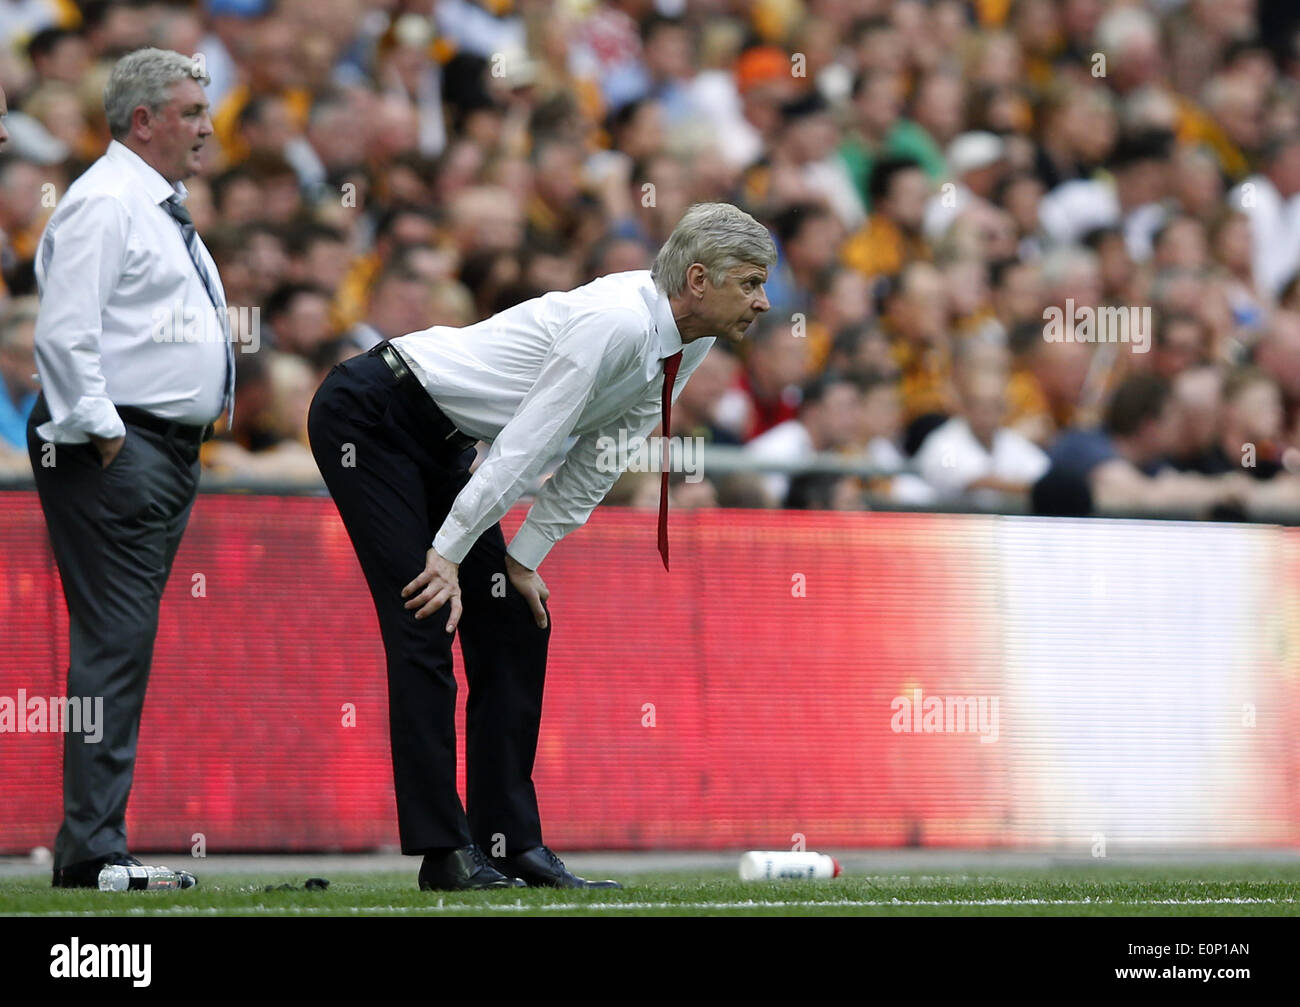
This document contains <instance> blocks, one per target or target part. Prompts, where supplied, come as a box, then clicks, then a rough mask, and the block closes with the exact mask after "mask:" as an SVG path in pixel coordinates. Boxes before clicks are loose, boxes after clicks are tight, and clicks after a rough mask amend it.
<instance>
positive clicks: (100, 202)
mask: <svg viewBox="0 0 1300 1007" xmlns="http://www.w3.org/2000/svg"><path fill="white" fill-rule="evenodd" d="M128 230H129V216H128V214H127V209H126V207H125V206H123V205H122V203H121V201H120V200H118V199H116V198H114V197H113V196H109V195H102V196H95V197H90V198H87V199H84V200H81V201H79V202H78V203H77V204H76V205H74V206H71V207H68V208H67V209H66V210H65V212H64V213H62V214H61V215H60V217H59V220H58V222H57V226H53V225H52V226H50V227H49V229H48V230H47V231H46V233H45V235H44V237H43V239H42V240H41V243H40V246H39V247H38V249H37V253H36V254H37V260H38V265H39V269H38V276H39V278H40V281H41V284H40V287H41V291H40V292H41V307H40V312H39V313H38V315H37V318H36V334H35V344H36V369H37V371H38V373H39V374H40V378H41V388H42V390H43V391H44V392H45V400H46V402H47V403H48V404H49V408H50V423H49V427H51V428H53V430H54V431H58V432H62V433H65V434H70V435H72V439H74V440H76V441H78V442H84V441H85V440H86V439H87V438H86V435H87V434H94V435H95V436H97V437H110V438H111V437H120V436H121V435H122V434H123V433H125V430H126V428H125V426H124V425H123V423H122V420H121V418H120V417H119V416H118V415H117V410H116V408H114V406H113V402H112V400H111V399H110V398H109V397H108V390H107V386H106V384H105V382H104V375H103V372H102V371H101V369H100V337H101V335H102V334H103V312H104V308H105V307H106V306H107V304H108V301H109V298H110V297H111V296H112V294H113V290H114V289H115V288H116V286H117V282H118V279H119V277H120V276H121V272H122V262H123V259H124V257H125V254H126V245H127V234H128ZM42 436H44V434H42ZM48 439H51V438H47V440H48Z"/></svg>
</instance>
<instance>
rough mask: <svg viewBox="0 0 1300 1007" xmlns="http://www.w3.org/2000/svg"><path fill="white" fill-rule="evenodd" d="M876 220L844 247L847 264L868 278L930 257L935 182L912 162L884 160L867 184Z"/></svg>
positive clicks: (889, 274) (874, 169) (895, 270)
mask: <svg viewBox="0 0 1300 1007" xmlns="http://www.w3.org/2000/svg"><path fill="white" fill-rule="evenodd" d="M867 191H868V193H869V194H870V201H871V216H870V217H869V218H868V219H867V222H866V223H865V224H864V225H863V226H862V227H861V229H859V230H858V231H857V233H855V234H854V235H853V236H852V237H851V238H849V240H848V241H847V242H846V243H845V245H844V250H843V253H842V254H843V257H844V261H845V263H847V264H848V265H850V266H852V267H853V268H854V269H857V270H859V271H860V272H862V273H864V274H865V275H867V276H878V275H881V274H884V275H886V276H892V275H894V274H895V273H897V272H899V270H901V269H902V268H903V266H904V264H905V263H907V262H909V261H916V260H927V259H929V258H930V250H929V247H928V246H927V245H926V243H925V239H924V238H923V237H922V234H921V224H922V221H923V220H924V218H925V206H926V200H927V198H929V195H930V183H929V181H928V180H927V179H926V177H925V172H924V171H922V170H921V165H920V164H919V163H918V162H917V161H914V160H912V159H911V158H904V157H887V158H881V159H880V160H879V161H877V162H876V164H875V165H874V167H872V169H871V179H870V182H869V184H868V190H867Z"/></svg>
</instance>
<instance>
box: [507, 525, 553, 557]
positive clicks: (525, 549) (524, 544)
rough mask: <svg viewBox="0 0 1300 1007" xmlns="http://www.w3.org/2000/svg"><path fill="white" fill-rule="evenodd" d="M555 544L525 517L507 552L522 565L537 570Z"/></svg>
mask: <svg viewBox="0 0 1300 1007" xmlns="http://www.w3.org/2000/svg"><path fill="white" fill-rule="evenodd" d="M554 545H555V543H554V542H552V541H551V540H550V539H549V538H547V537H546V536H545V535H543V534H542V533H541V532H540V531H538V530H537V529H536V528H534V527H532V526H531V525H530V524H529V523H528V519H527V518H525V519H524V523H523V524H521V525H520V526H519V530H518V531H517V532H515V537H514V538H512V539H511V540H510V546H509V548H507V549H506V553H507V554H508V555H509V556H512V557H513V558H514V560H515V562H516V563H518V564H520V565H521V566H525V567H527V568H528V569H529V570H536V569H537V568H538V567H539V566H540V565H541V563H542V560H544V559H545V558H546V554H547V553H548V552H550V551H551V547H552V546H554Z"/></svg>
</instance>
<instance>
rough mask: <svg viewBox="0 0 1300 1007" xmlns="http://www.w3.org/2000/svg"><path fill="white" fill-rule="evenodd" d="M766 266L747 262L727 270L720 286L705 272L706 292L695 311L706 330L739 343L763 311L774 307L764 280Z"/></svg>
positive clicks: (765, 279)
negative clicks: (764, 286) (769, 300)
mask: <svg viewBox="0 0 1300 1007" xmlns="http://www.w3.org/2000/svg"><path fill="white" fill-rule="evenodd" d="M766 282H767V267H766V266H759V265H750V264H744V265H740V266H733V267H732V268H731V269H729V270H727V272H726V274H725V276H724V277H723V279H722V283H721V284H719V285H718V286H716V287H715V286H714V285H713V281H712V280H710V279H709V277H708V276H707V275H706V276H705V278H704V293H703V295H702V296H701V298H700V303H699V306H698V307H697V308H696V314H697V316H699V318H700V320H701V321H702V322H705V323H706V332H707V333H708V334H710V335H715V336H718V337H720V338H722V339H727V340H730V341H731V342H733V343H739V342H740V341H741V340H742V339H744V338H745V333H746V332H747V331H748V329H749V326H750V324H751V323H752V322H753V321H754V319H755V318H757V317H758V315H759V313H760V312H763V311H766V310H767V309H768V308H770V307H771V304H769V303H768V300H767V293H766V292H765V291H764V290H763V284H764V283H766Z"/></svg>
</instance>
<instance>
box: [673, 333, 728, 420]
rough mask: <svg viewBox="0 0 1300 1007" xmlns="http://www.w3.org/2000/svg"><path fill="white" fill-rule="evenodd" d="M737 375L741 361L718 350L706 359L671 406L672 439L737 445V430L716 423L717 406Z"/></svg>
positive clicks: (707, 355)
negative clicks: (696, 439) (702, 440)
mask: <svg viewBox="0 0 1300 1007" xmlns="http://www.w3.org/2000/svg"><path fill="white" fill-rule="evenodd" d="M739 373H740V361H738V360H737V359H736V358H735V357H734V356H732V355H731V353H730V352H728V351H727V350H725V349H723V348H722V347H720V346H716V345H715V346H714V347H713V349H711V350H709V352H708V353H707V354H706V355H705V357H704V359H703V360H702V361H700V364H699V366H698V367H696V368H695V373H694V374H692V375H691V380H690V381H689V382H688V383H687V384H686V386H685V387H684V388H683V389H682V390H681V392H680V393H679V394H678V396H677V401H676V402H674V403H673V415H672V421H673V428H672V430H671V431H670V433H671V434H672V436H674V437H703V438H704V440H705V441H706V442H707V443H711V444H728V445H737V444H740V443H741V438H740V434H739V432H738V431H737V430H735V429H733V428H731V427H728V426H727V425H726V424H725V423H723V422H722V421H720V420H719V418H718V413H719V405H720V404H721V403H722V401H723V399H724V398H725V397H726V394H727V389H728V388H730V387H732V386H733V385H734V384H735V382H736V379H737V377H738V375H739Z"/></svg>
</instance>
